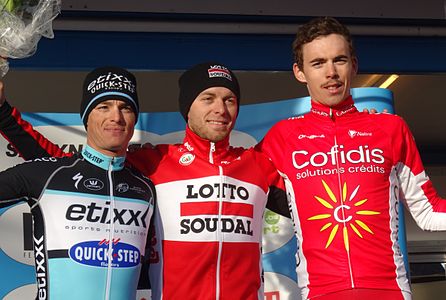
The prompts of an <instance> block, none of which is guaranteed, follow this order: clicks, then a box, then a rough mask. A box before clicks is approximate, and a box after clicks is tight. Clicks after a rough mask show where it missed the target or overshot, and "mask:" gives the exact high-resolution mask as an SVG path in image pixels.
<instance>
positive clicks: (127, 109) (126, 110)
mask: <svg viewBox="0 0 446 300" xmlns="http://www.w3.org/2000/svg"><path fill="white" fill-rule="evenodd" d="M121 110H122V111H125V112H133V109H132V108H131V107H130V106H125V107H123V108H121Z"/></svg>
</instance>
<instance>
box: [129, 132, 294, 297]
mask: <svg viewBox="0 0 446 300" xmlns="http://www.w3.org/2000/svg"><path fill="white" fill-rule="evenodd" d="M129 160H130V161H131V162H132V163H133V164H135V166H136V167H138V168H139V169H140V170H141V171H142V172H143V173H144V174H145V175H147V176H149V177H150V178H151V179H152V180H153V182H154V183H155V185H156V192H157V196H158V199H159V202H158V206H157V208H156V212H155V217H154V218H155V231H156V234H155V237H156V240H154V242H153V245H154V250H153V252H152V254H151V258H152V259H151V264H150V271H151V276H150V279H151V284H152V297H153V298H154V299H161V298H162V299H262V300H263V283H262V276H261V275H262V266H261V234H262V224H263V213H264V209H265V205H267V202H268V208H270V209H272V210H274V211H276V212H279V213H281V214H283V215H286V216H287V215H289V211H288V207H287V203H286V196H285V194H284V191H283V187H282V189H280V188H278V187H280V186H281V182H280V176H278V173H277V171H276V170H275V168H274V167H273V166H272V164H271V162H270V161H269V160H268V159H267V158H266V157H265V156H263V155H262V154H260V153H258V152H256V151H254V150H253V149H250V150H246V149H243V148H233V147H230V146H229V137H228V138H226V139H224V140H223V141H220V142H218V143H212V142H209V141H207V140H203V139H201V138H199V137H198V136H197V135H196V134H194V133H193V132H192V131H190V130H189V128H187V129H186V137H185V140H184V143H183V144H178V145H159V146H157V147H156V148H154V149H143V150H141V151H138V152H136V153H133V155H131V156H130V157H129ZM268 199H269V201H268Z"/></svg>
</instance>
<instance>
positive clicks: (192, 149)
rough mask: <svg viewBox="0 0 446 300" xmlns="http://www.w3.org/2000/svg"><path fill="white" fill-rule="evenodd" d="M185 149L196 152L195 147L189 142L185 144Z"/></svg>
mask: <svg viewBox="0 0 446 300" xmlns="http://www.w3.org/2000/svg"><path fill="white" fill-rule="evenodd" d="M184 147H186V149H187V150H189V151H194V147H192V146H191V144H189V142H186V143H184Z"/></svg>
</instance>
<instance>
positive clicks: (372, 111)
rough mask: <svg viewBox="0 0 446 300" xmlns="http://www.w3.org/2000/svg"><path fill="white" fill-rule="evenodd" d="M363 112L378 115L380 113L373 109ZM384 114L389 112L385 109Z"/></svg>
mask: <svg viewBox="0 0 446 300" xmlns="http://www.w3.org/2000/svg"><path fill="white" fill-rule="evenodd" d="M362 111H363V112H365V113H370V114H376V113H378V111H377V110H376V109H374V108H371V109H370V110H369V109H368V108H364V109H363V110H362ZM382 112H383V113H388V112H389V111H388V110H387V109H386V108H385V109H383V111H382Z"/></svg>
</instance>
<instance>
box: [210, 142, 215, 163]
mask: <svg viewBox="0 0 446 300" xmlns="http://www.w3.org/2000/svg"><path fill="white" fill-rule="evenodd" d="M214 152H215V143H214V142H211V147H210V150H209V162H210V163H211V164H213V163H214Z"/></svg>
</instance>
